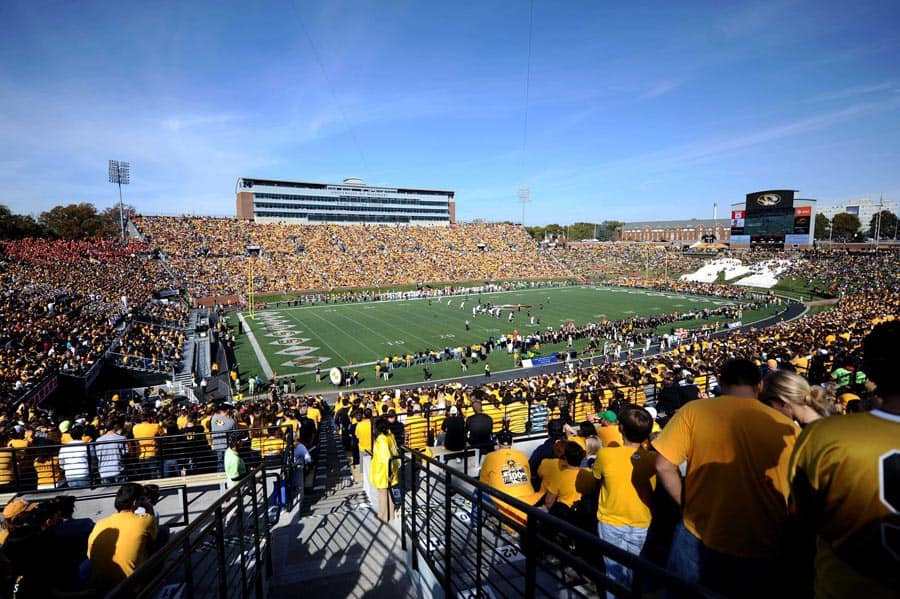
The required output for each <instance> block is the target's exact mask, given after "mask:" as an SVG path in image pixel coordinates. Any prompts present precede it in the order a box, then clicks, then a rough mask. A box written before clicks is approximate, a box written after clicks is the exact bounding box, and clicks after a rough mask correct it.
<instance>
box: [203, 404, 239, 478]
mask: <svg viewBox="0 0 900 599" xmlns="http://www.w3.org/2000/svg"><path fill="white" fill-rule="evenodd" d="M209 429H210V432H211V433H212V449H213V451H214V452H216V470H217V471H218V472H225V450H226V449H228V433H229V432H230V431H233V430H234V429H235V424H234V418H232V417H231V415H230V414H229V413H228V410H227V409H226V408H225V405H224V404H220V405H219V407H218V409H217V410H216V412H215V414H213V415H212V418H210V420H209Z"/></svg>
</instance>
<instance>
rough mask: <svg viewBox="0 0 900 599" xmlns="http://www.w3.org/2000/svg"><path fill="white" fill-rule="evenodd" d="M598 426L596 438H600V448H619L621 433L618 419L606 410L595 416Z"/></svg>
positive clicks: (610, 411)
mask: <svg viewBox="0 0 900 599" xmlns="http://www.w3.org/2000/svg"><path fill="white" fill-rule="evenodd" d="M597 418H598V419H599V426H597V425H595V428H596V429H597V436H598V437H599V438H600V444H601V447H621V445H622V433H621V432H620V431H619V417H618V416H616V413H615V412H613V411H612V410H606V411H605V412H601V413H600V414H597Z"/></svg>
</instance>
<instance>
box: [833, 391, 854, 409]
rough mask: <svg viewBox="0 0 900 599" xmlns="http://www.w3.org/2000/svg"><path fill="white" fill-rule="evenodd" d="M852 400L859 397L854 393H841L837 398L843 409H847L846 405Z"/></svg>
mask: <svg viewBox="0 0 900 599" xmlns="http://www.w3.org/2000/svg"><path fill="white" fill-rule="evenodd" d="M853 399H859V395H857V394H856V393H841V394H840V395H839V396H838V400H839V401H840V402H841V405H842V406H844V407H845V408H846V407H847V404H848V403H849V402H850V401H851V400H853Z"/></svg>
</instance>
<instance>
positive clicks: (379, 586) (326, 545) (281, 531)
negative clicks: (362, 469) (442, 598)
mask: <svg viewBox="0 0 900 599" xmlns="http://www.w3.org/2000/svg"><path fill="white" fill-rule="evenodd" d="M321 426H322V430H321V433H320V439H321V445H322V448H323V449H324V455H323V456H322V458H321V459H320V460H319V463H318V465H317V470H316V482H315V487H314V488H313V490H312V492H310V493H308V494H307V495H306V497H305V498H304V500H303V503H302V505H301V506H300V507H299V510H298V509H297V508H295V509H294V510H293V511H291V512H287V513H284V514H282V516H281V519H280V521H279V523H278V525H277V526H276V527H275V528H274V529H273V530H272V546H273V551H272V558H273V566H274V577H273V578H272V582H271V584H270V586H269V591H270V592H269V596H270V597H272V598H273V599H279V598H282V597H283V598H285V599H287V598H291V599H293V598H294V597H301V596H312V597H317V596H318V597H322V598H326V597H327V598H328V599H332V598H333V599H337V598H339V597H367V598H370V597H385V598H390V599H403V598H406V597H409V598H412V597H414V596H415V594H414V592H413V591H412V589H411V585H410V583H409V580H408V578H407V573H406V564H405V563H404V554H403V552H402V551H401V549H400V536H399V534H398V532H397V530H398V529H399V520H398V521H397V522H396V527H394V526H386V525H384V524H382V523H381V522H380V521H379V520H378V518H377V517H376V514H375V512H374V511H373V510H372V509H371V506H370V505H369V503H368V501H367V499H366V496H365V494H364V493H363V488H362V484H361V483H359V482H358V481H354V480H353V476H352V474H351V469H350V463H349V461H348V459H347V456H346V454H345V452H344V450H343V448H342V447H341V439H340V433H339V432H338V431H337V430H335V428H334V427H333V424H332V420H331V418H330V417H325V418H324V419H323V420H322V425H321Z"/></svg>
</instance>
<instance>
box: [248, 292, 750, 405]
mask: <svg viewBox="0 0 900 599" xmlns="http://www.w3.org/2000/svg"><path fill="white" fill-rule="evenodd" d="M488 303H490V304H493V305H494V306H498V307H502V309H501V312H500V317H499V318H497V317H494V316H491V315H488V314H478V315H473V312H472V310H473V308H474V307H475V306H477V305H479V304H482V305H485V304H488ZM730 303H731V302H730V301H729V300H724V299H719V298H705V297H698V296H690V295H681V294H677V293H669V292H665V293H660V292H654V291H648V290H637V289H618V288H599V287H563V288H543V289H524V290H517V291H508V292H498V293H483V294H470V295H468V296H453V297H449V298H448V297H443V298H432V299H414V300H398V301H384V302H364V303H350V304H317V305H302V306H282V307H279V308H270V309H265V310H258V311H256V313H255V314H254V318H253V319H252V320H251V319H249V318H248V316H247V314H244V318H245V322H246V323H247V326H248V327H249V328H250V330H251V332H252V335H253V337H254V338H255V340H256V342H257V344H258V348H259V349H258V350H256V349H255V348H254V347H252V344H251V343H250V341H249V339H248V335H247V334H246V331H245V332H244V334H242V335H239V336H238V339H237V348H236V351H235V353H236V356H237V360H238V363H239V366H240V371H241V375H242V378H243V377H246V375H247V374H248V373H250V374H254V375H259V376H261V377H262V378H263V379H265V378H267V373H266V370H267V369H266V368H264V367H263V366H262V364H261V361H260V360H259V359H258V358H259V353H261V354H262V355H263V359H264V360H265V362H267V365H268V371H270V372H274V373H275V374H276V375H277V376H279V377H282V376H296V377H297V382H298V385H302V388H303V390H304V391H309V390H319V389H331V388H333V387H332V385H331V384H330V383H328V382H327V374H328V371H329V370H330V369H331V368H332V367H334V366H340V367H342V368H343V369H344V370H345V371H358V372H359V373H360V376H361V377H362V378H363V379H364V381H362V382H361V386H363V387H373V386H378V385H397V384H404V383H413V382H418V381H422V380H423V373H422V367H421V366H413V367H412V368H396V369H394V370H393V371H392V372H391V377H390V379H389V380H388V381H384V380H382V379H376V377H375V371H374V368H373V365H374V362H375V361H377V360H381V359H383V358H384V357H385V356H388V357H393V356H394V355H398V356H400V357H401V358H402V357H403V356H404V355H405V354H406V353H411V354H415V353H416V352H425V351H428V350H437V351H441V352H442V351H443V350H444V348H447V347H449V348H453V347H458V346H465V345H470V344H474V343H483V342H485V341H487V340H488V339H489V338H490V337H491V336H493V337H494V338H495V339H497V338H499V337H500V335H502V334H507V335H508V334H511V333H513V331H518V332H519V333H521V334H523V335H524V334H528V333H530V332H534V331H537V330H546V329H547V327H553V328H554V330H557V329H559V328H560V327H561V326H563V325H565V324H566V323H569V322H573V323H575V325H576V326H581V325H584V324H586V323H588V322H600V321H601V320H602V319H603V318H604V317H605V318H608V319H609V320H620V319H623V318H628V317H630V316H635V315H641V316H647V315H654V314H669V313H672V312H676V311H677V312H680V313H686V312H693V311H697V310H702V309H703V308H715V307H717V306H722V305H727V304H730ZM510 314H512V316H513V319H512V320H510V319H509V315H510ZM764 315H766V314H764V313H761V312H760V313H753V314H746V313H745V314H744V322H750V321H752V320H757V319H759V318H762V317H763V316H764ZM467 320H468V321H469V328H468V330H467V329H466V321H467ZM707 322H712V321H703V320H689V321H684V322H679V323H675V324H674V325H669V326H666V327H662V330H661V332H668V331H669V330H670V329H671V328H672V327H673V326H674V327H676V328H677V327H684V328H694V327H699V326H702V325H703V324H706V323H707ZM586 342H587V341H586V340H581V343H580V344H576V349H580V347H579V345H580V346H581V347H583V346H584V345H585V344H586ZM561 349H563V346H562V345H560V346H544V347H543V354H544V355H546V354H548V353H552V352H554V351H559V350H561ZM488 362H489V363H490V364H491V369H492V370H493V372H500V371H502V370H508V369H510V368H512V367H513V363H512V357H511V356H508V355H506V353H505V352H494V353H492V354H491V355H490V356H489V357H488ZM317 364H320V365H321V370H322V374H323V379H324V380H323V382H322V383H320V384H316V381H315V377H314V372H315V368H316V365H317ZM483 368H484V365H483V363H479V364H477V365H475V366H472V365H470V368H469V371H468V372H466V373H463V372H462V370H461V365H460V363H459V362H457V361H455V360H454V361H448V362H440V363H437V364H433V365H429V369H430V370H431V371H432V373H433V374H434V378H435V379H441V378H450V377H455V376H462V375H464V374H468V375H471V374H477V373H480V372H482V371H483ZM244 380H246V379H245V378H244Z"/></svg>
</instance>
